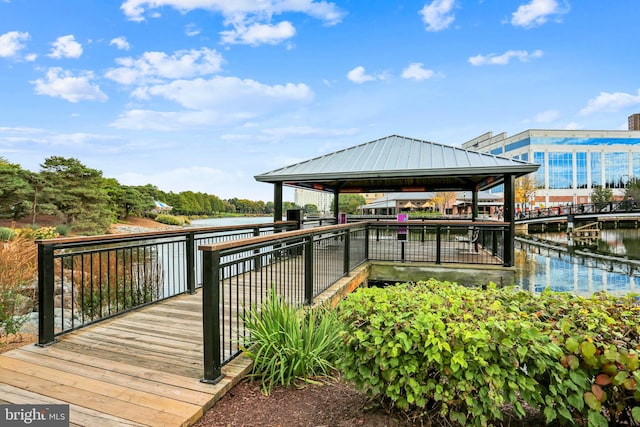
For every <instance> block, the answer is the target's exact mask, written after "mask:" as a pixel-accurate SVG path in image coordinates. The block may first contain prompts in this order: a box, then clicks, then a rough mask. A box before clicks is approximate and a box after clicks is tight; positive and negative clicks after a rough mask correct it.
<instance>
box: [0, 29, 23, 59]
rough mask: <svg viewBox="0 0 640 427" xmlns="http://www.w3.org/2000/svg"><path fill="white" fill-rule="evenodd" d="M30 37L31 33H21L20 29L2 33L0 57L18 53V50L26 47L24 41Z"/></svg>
mask: <svg viewBox="0 0 640 427" xmlns="http://www.w3.org/2000/svg"><path fill="white" fill-rule="evenodd" d="M29 38H30V36H29V33H21V32H19V31H9V32H8V33H4V34H0V58H7V57H10V56H14V55H16V54H17V53H18V51H20V50H22V49H24V47H25V46H24V43H23V42H25V41H27V40H29Z"/></svg>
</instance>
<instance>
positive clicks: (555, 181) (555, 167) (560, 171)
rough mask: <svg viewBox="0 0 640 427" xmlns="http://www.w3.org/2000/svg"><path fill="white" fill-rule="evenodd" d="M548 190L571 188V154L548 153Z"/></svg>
mask: <svg viewBox="0 0 640 427" xmlns="http://www.w3.org/2000/svg"><path fill="white" fill-rule="evenodd" d="M549 188H550V189H568V188H573V153H549Z"/></svg>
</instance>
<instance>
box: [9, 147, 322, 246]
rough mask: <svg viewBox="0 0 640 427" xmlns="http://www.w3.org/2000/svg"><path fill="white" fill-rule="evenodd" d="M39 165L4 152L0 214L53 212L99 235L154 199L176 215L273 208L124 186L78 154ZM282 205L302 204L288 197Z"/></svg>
mask: <svg viewBox="0 0 640 427" xmlns="http://www.w3.org/2000/svg"><path fill="white" fill-rule="evenodd" d="M40 168H41V169H40V171H39V172H31V171H29V170H26V169H23V168H22V167H21V166H20V165H18V164H13V163H10V162H9V161H7V160H6V159H5V158H3V157H0V218H3V219H11V220H16V221H17V220H20V219H24V218H30V219H31V222H32V223H33V224H37V223H38V217H39V216H41V215H55V216H58V217H59V219H60V223H61V224H67V225H68V226H69V227H70V228H71V229H72V230H73V231H74V232H77V233H84V234H96V233H102V232H105V231H106V230H107V229H108V227H109V226H110V225H111V224H112V223H114V222H116V221H117V220H118V219H125V218H127V217H128V216H130V215H134V216H144V215H147V214H149V213H150V212H152V211H153V210H154V209H155V208H156V203H155V201H162V202H164V203H166V204H168V205H169V206H171V207H172V210H171V214H174V215H191V216H193V215H204V216H214V215H219V214H233V213H238V214H265V215H268V214H272V213H273V212H274V206H273V202H266V203H265V202H263V201H253V200H248V199H238V198H232V199H228V200H222V199H220V198H219V197H217V196H215V195H212V194H206V193H201V192H193V191H183V192H180V193H174V192H165V191H162V190H160V189H158V188H157V187H156V186H154V185H151V184H147V185H142V186H129V185H122V184H120V183H119V182H118V181H117V180H116V179H114V178H107V177H104V176H103V174H102V172H101V171H99V170H96V169H92V168H89V167H87V166H85V165H84V164H82V163H81V162H80V161H79V160H77V159H75V158H65V157H59V156H52V157H48V158H46V159H45V160H44V162H43V163H42V164H41V165H40ZM283 208H284V209H293V208H298V207H297V206H296V205H295V204H294V203H292V202H284V203H283ZM309 208H310V209H311V208H312V207H309Z"/></svg>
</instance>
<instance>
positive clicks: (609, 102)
mask: <svg viewBox="0 0 640 427" xmlns="http://www.w3.org/2000/svg"><path fill="white" fill-rule="evenodd" d="M635 105H640V89H639V90H638V94H637V95H633V94H631V93H624V92H614V93H607V92H600V95H598V96H597V97H595V98H593V99H590V100H589V103H588V104H587V106H586V107H584V108H583V109H582V110H580V114H583V115H586V114H592V113H597V112H600V111H605V112H611V113H615V112H617V111H620V110H622V109H624V108H628V107H633V106H635Z"/></svg>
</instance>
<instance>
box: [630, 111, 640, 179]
mask: <svg viewBox="0 0 640 427" xmlns="http://www.w3.org/2000/svg"><path fill="white" fill-rule="evenodd" d="M639 117H640V115H639ZM631 175H633V177H634V178H636V179H637V178H640V153H631Z"/></svg>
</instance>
